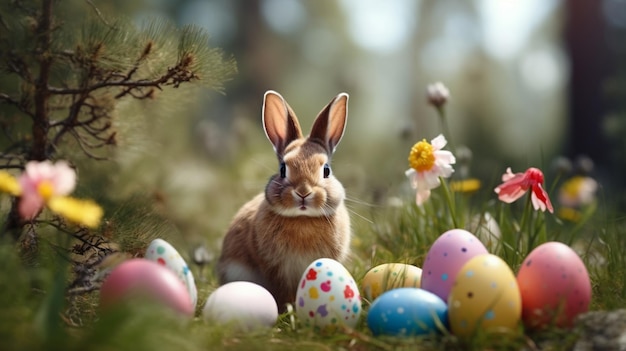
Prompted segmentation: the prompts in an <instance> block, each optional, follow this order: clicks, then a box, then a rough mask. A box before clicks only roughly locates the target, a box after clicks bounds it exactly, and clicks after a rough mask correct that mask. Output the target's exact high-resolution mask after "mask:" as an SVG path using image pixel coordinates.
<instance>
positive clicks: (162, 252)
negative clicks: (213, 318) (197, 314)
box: [144, 239, 198, 308]
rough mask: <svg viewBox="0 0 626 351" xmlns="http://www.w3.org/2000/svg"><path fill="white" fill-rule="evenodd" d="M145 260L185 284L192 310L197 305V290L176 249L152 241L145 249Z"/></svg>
mask: <svg viewBox="0 0 626 351" xmlns="http://www.w3.org/2000/svg"><path fill="white" fill-rule="evenodd" d="M144 258H145V259H147V260H150V261H155V262H156V263H159V264H161V265H163V266H165V267H167V268H169V269H170V270H172V271H173V272H174V273H175V274H176V276H178V278H179V279H180V280H181V281H182V282H183V283H184V284H185V286H186V287H187V291H189V296H190V297H191V303H192V304H193V306H194V308H195V307H196V304H197V303H198V290H197V289H196V283H195V280H194V279H193V274H192V273H191V270H190V269H189V266H188V265H187V263H186V262H185V260H184V259H183V257H182V256H181V255H180V254H179V253H178V251H176V249H175V248H174V247H173V246H172V245H170V243H168V242H167V241H165V240H163V239H154V240H152V242H151V243H150V245H148V249H146V254H145V256H144Z"/></svg>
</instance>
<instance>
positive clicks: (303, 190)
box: [294, 185, 313, 200]
mask: <svg viewBox="0 0 626 351" xmlns="http://www.w3.org/2000/svg"><path fill="white" fill-rule="evenodd" d="M294 192H295V193H296V195H298V196H299V197H300V198H301V199H303V200H304V199H306V198H307V196H309V195H311V193H312V192H313V190H312V189H311V188H310V187H308V186H306V185H304V186H299V187H298V188H297V189H294Z"/></svg>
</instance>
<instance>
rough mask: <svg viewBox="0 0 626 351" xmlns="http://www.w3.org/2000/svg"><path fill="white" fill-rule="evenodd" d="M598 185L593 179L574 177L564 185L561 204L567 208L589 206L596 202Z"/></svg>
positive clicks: (560, 198)
mask: <svg viewBox="0 0 626 351" xmlns="http://www.w3.org/2000/svg"><path fill="white" fill-rule="evenodd" d="M597 189H598V183H597V182H596V181H595V180H594V179H593V178H591V177H585V176H574V177H572V178H570V179H568V180H567V181H565V182H564V183H563V185H562V186H561V189H560V190H559V202H560V203H561V205H563V206H567V207H580V206H584V205H589V204H590V203H592V202H593V201H594V200H595V197H596V191H597Z"/></svg>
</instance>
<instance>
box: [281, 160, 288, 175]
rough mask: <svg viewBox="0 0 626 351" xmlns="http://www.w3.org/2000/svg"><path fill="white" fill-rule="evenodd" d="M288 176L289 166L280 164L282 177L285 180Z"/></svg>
mask: <svg viewBox="0 0 626 351" xmlns="http://www.w3.org/2000/svg"><path fill="white" fill-rule="evenodd" d="M286 176H287V165H286V164H285V162H281V163H280V177H281V178H285V177H286Z"/></svg>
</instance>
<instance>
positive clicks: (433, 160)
mask: <svg viewBox="0 0 626 351" xmlns="http://www.w3.org/2000/svg"><path fill="white" fill-rule="evenodd" d="M446 143H447V141H446V138H445V137H444V136H443V135H441V134H440V135H438V136H437V137H436V138H435V139H433V140H432V141H431V142H430V143H429V142H427V141H426V139H424V140H422V141H420V142H418V143H416V144H415V145H413V147H412V148H411V152H410V153H409V166H410V167H411V168H409V169H408V170H407V171H406V172H404V173H405V175H406V176H407V177H408V178H409V181H410V182H411V187H412V188H413V189H415V190H416V194H415V203H417V205H418V206H421V205H422V204H423V203H424V202H425V201H426V200H427V199H428V197H429V196H430V190H431V189H434V188H436V187H438V186H439V185H440V184H441V182H440V181H439V177H443V178H449V177H450V176H451V175H452V172H454V168H452V164H454V163H455V162H456V159H455V158H454V155H452V153H451V152H450V151H447V150H442V149H443V147H444V146H446Z"/></svg>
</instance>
